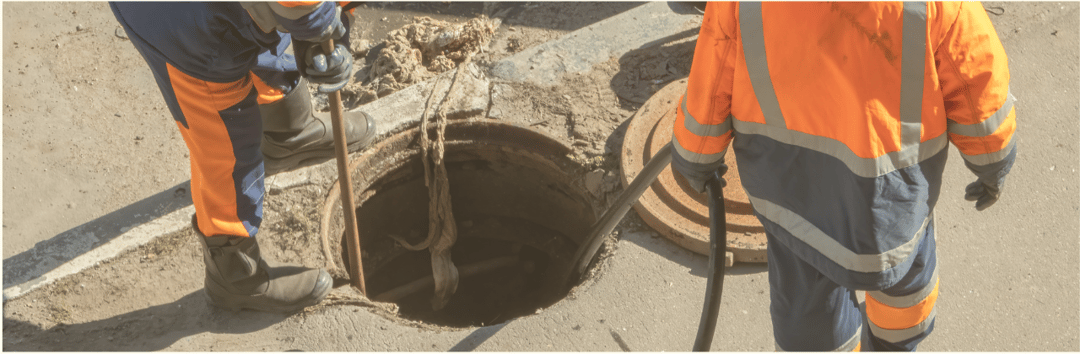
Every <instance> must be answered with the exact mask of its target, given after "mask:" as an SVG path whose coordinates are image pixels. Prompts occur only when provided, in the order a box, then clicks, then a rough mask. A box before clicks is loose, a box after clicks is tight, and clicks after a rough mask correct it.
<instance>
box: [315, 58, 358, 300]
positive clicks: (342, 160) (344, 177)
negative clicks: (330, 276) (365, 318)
mask: <svg viewBox="0 0 1080 354" xmlns="http://www.w3.org/2000/svg"><path fill="white" fill-rule="evenodd" d="M322 49H323V51H324V52H326V55H331V53H332V52H333V51H334V40H333V39H328V40H326V41H325V42H323V43H322ZM304 89H305V90H306V88H304ZM328 96H330V119H331V121H332V123H333V127H334V155H335V156H336V157H337V170H338V183H340V184H341V209H343V210H342V211H343V212H344V214H345V235H346V238H347V239H348V245H349V270H351V271H352V274H353V277H352V279H350V283H351V284H352V286H353V287H355V288H357V289H359V290H360V293H361V294H363V295H364V296H367V287H366V286H365V284H364V264H363V262H362V261H361V259H360V232H359V231H358V230H357V228H356V201H355V200H354V199H353V184H352V176H351V175H350V174H349V168H348V157H349V149H348V146H347V144H346V142H347V141H348V140H346V137H345V121H344V117H343V115H344V113H342V110H343V108H342V105H341V93H340V92H338V91H334V92H331V93H330V94H329V95H328Z"/></svg>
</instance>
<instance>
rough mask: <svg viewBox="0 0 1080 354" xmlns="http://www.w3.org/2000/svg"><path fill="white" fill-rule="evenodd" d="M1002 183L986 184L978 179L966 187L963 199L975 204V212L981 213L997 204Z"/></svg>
mask: <svg viewBox="0 0 1080 354" xmlns="http://www.w3.org/2000/svg"><path fill="white" fill-rule="evenodd" d="M1002 185H1003V183H988V182H984V181H983V180H982V179H979V180H977V181H975V182H973V183H971V184H969V185H968V186H967V189H966V192H967V193H966V194H965V195H964V199H967V200H970V201H974V202H975V210H978V211H983V210H986V208H989V207H990V206H991V205H994V203H996V202H997V200H998V196H1000V195H1001V187H1002Z"/></svg>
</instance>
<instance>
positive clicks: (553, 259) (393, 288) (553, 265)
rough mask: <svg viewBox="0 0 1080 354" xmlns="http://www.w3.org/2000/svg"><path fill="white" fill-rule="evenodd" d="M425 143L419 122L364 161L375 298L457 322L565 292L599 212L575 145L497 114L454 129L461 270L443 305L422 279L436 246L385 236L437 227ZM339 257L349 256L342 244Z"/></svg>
mask: <svg viewBox="0 0 1080 354" xmlns="http://www.w3.org/2000/svg"><path fill="white" fill-rule="evenodd" d="M433 131H434V130H432V131H430V132H429V136H434V133H433ZM419 146H420V144H419V128H413V129H409V130H405V131H403V132H401V133H398V134H395V135H393V136H390V137H388V138H387V139H384V140H382V141H380V142H379V143H377V144H376V145H375V146H373V147H372V148H371V150H369V151H368V152H367V153H365V154H363V155H362V156H360V157H359V158H358V160H357V161H355V163H356V168H354V169H353V171H354V176H353V181H354V184H355V187H354V190H355V191H356V193H357V194H358V195H359V196H360V198H359V200H358V207H357V220H358V229H359V233H360V242H361V245H362V249H363V254H362V255H363V263H364V264H363V268H364V274H365V279H366V285H367V293H368V297H369V298H371V299H374V300H377V301H379V300H386V299H385V298H386V297H387V296H388V294H395V295H393V296H391V297H394V299H393V300H391V301H392V302H394V303H396V304H398V307H399V314H400V315H401V316H402V317H404V318H407V319H411V320H417V321H422V322H427V323H431V324H437V325H443V326H450V327H467V326H488V325H493V324H498V323H502V322H506V321H507V320H510V319H513V318H516V317H520V316H523V315H528V314H533V313H536V311H537V310H538V309H542V308H545V307H547V306H550V305H552V304H554V303H556V302H558V301H559V300H561V299H562V298H564V297H565V296H566V294H567V291H568V290H567V287H566V284H565V276H566V273H567V271H568V269H569V267H570V266H571V265H570V262H571V258H573V256H574V253H575V251H576V250H577V247H578V244H579V243H580V242H582V239H583V238H584V237H585V236H586V234H587V233H588V231H589V229H590V227H591V226H592V224H593V223H594V222H595V218H596V216H595V212H594V209H593V203H592V200H591V199H590V198H591V197H590V196H589V194H588V193H587V192H586V190H585V189H584V187H583V186H582V183H581V182H580V181H579V180H578V179H577V178H574V177H573V176H576V175H579V174H577V173H576V172H575V171H578V170H579V169H580V165H578V164H576V163H575V162H573V161H572V160H570V159H569V157H568V156H567V154H568V153H569V152H570V148H569V147H567V146H566V145H564V144H562V143H559V142H558V141H556V140H554V139H552V138H551V137H549V136H546V135H544V134H542V133H539V132H536V131H533V130H530V129H528V128H524V127H520V126H515V125H509V124H505V123H500V122H494V121H490V120H469V121H458V122H454V123H451V124H449V125H448V126H447V127H446V142H445V146H446V153H445V164H446V169H447V174H448V177H449V184H450V194H451V199H452V203H453V214H454V217H455V219H456V222H457V226H458V239H457V242H456V243H455V245H454V247H453V248H452V259H453V262H454V264H455V266H457V267H458V271H459V273H460V274H461V276H460V280H459V283H458V288H457V292H456V293H455V294H454V296H453V297H452V298H451V300H450V302H449V303H448V304H447V305H446V306H445V307H444V308H442V309H441V310H439V311H435V310H433V309H432V305H431V303H430V302H429V301H430V299H431V297H432V295H433V285H432V283H431V282H430V281H429V282H427V283H426V285H424V286H419V287H417V286H412V285H416V284H420V283H421V282H420V281H418V280H423V279H424V278H430V277H431V274H432V270H431V258H430V253H429V252H428V251H427V250H423V251H410V250H408V249H406V248H404V247H402V246H400V245H399V244H397V242H396V241H394V240H393V239H392V238H390V237H388V236H387V235H389V234H393V235H397V236H400V237H402V238H404V239H406V240H408V241H409V242H410V243H412V244H418V243H420V242H421V241H423V240H424V239H425V238H426V237H427V232H428V191H427V187H426V186H425V185H424V166H423V164H422V163H421V159H420V150H419ZM338 215H340V214H338ZM341 235H342V240H341V242H342V243H341V245H340V247H341V248H342V250H344V249H345V247H344V244H345V243H344V242H345V239H344V233H341ZM341 257H342V258H341V259H348V257H346V256H345V255H344V252H342V255H341ZM339 262H342V261H341V260H339ZM342 264H344V262H342ZM343 268H345V269H348V267H343ZM410 284H412V285H410ZM403 294H404V295H403Z"/></svg>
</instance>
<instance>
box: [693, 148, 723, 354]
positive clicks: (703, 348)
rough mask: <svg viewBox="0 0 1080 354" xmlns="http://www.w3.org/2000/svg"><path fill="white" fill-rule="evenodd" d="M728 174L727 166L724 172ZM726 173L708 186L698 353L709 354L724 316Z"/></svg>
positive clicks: (696, 342)
mask: <svg viewBox="0 0 1080 354" xmlns="http://www.w3.org/2000/svg"><path fill="white" fill-rule="evenodd" d="M721 169H722V170H726V166H724V167H722V168H721ZM722 175H723V172H719V173H718V174H717V175H716V176H715V178H712V179H710V180H709V181H708V182H706V184H705V189H706V191H708V193H709V265H710V266H709V281H708V283H706V285H705V303H704V304H703V305H702V309H701V322H700V324H699V325H698V334H697V340H695V341H694V351H695V352H707V351H709V348H711V347H712V339H713V334H714V333H715V332H716V317H717V315H718V314H719V313H720V298H721V296H722V295H723V292H724V272H725V270H726V268H727V267H726V264H725V260H724V256H725V254H726V253H727V215H726V214H725V213H724V187H723V184H722V182H721V181H723V180H722V179H721V176H722Z"/></svg>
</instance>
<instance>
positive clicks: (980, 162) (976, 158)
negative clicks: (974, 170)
mask: <svg viewBox="0 0 1080 354" xmlns="http://www.w3.org/2000/svg"><path fill="white" fill-rule="evenodd" d="M1014 138H1015V136H1013V137H1010V138H1009V145H1006V146H1005V148H1004V149H1001V150H998V151H994V152H988V153H985V154H978V155H968V154H965V153H964V152H963V151H961V152H960V156H963V157H964V160H967V161H968V162H970V163H971V164H972V165H976V166H986V165H989V164H993V163H998V162H1001V161H1002V160H1004V159H1005V158H1006V157H1009V153H1010V152H1012V150H1013V149H1014V148H1016V139H1014Z"/></svg>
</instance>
